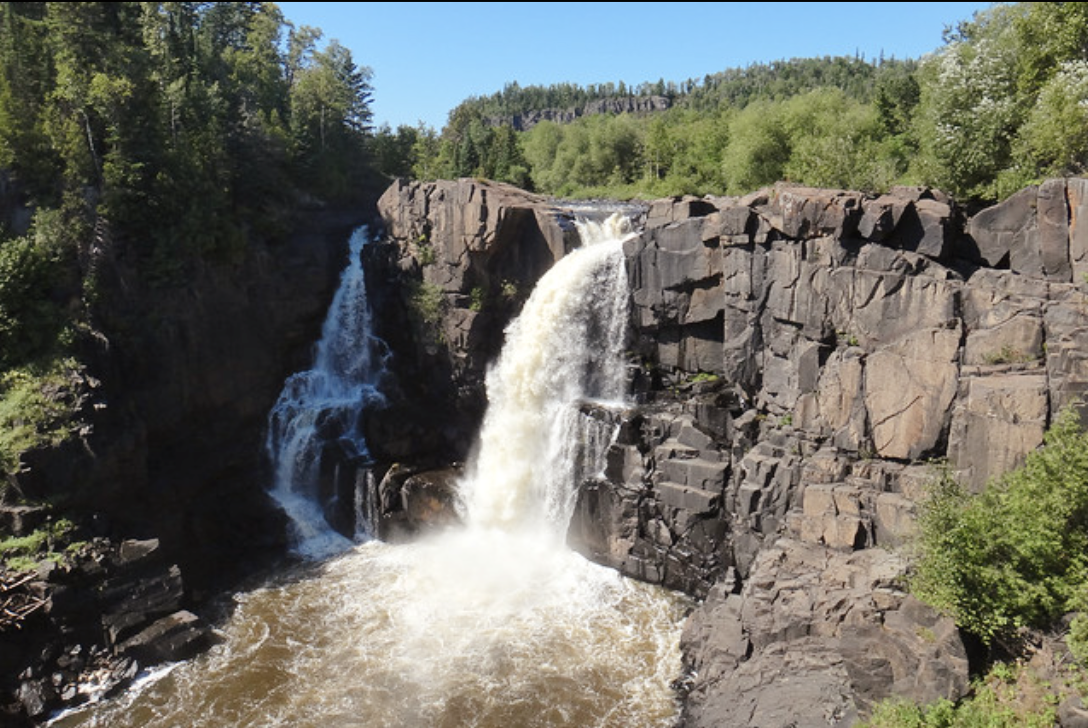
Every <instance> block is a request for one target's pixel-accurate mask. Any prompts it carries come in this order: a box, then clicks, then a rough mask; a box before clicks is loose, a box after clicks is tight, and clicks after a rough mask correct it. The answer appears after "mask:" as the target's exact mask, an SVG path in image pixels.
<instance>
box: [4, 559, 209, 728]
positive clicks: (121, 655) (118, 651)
mask: <svg viewBox="0 0 1088 728" xmlns="http://www.w3.org/2000/svg"><path fill="white" fill-rule="evenodd" d="M0 577H5V578H0V604H2V605H3V607H4V609H3V612H2V614H3V616H4V619H0V676H3V678H2V680H0V685H2V690H3V692H2V695H3V696H4V700H3V702H2V703H0V715H3V716H6V717H7V718H6V719H7V720H10V721H12V723H13V724H21V723H19V721H20V720H27V721H35V720H44V719H46V718H48V717H49V716H50V715H51V714H53V713H54V712H55V711H57V710H60V709H63V708H70V707H74V706H76V705H79V704H81V703H83V702H86V701H87V700H89V699H92V698H96V697H101V696H103V695H108V694H111V693H113V692H116V691H117V690H119V689H121V688H123V687H124V686H126V685H128V684H129V683H131V682H132V680H133V679H134V678H135V677H136V676H137V674H139V673H140V671H141V670H142V669H143V668H147V667H151V666H154V665H158V664H161V663H165V662H175V661H178V660H183V659H187V658H189V657H192V656H193V655H195V654H197V653H198V652H200V651H202V650H204V649H206V648H207V647H208V646H209V645H211V644H212V643H213V642H214V636H213V633H212V629H211V627H210V626H209V625H208V624H207V623H206V622H205V621H204V620H202V619H201V618H200V617H198V616H197V615H195V614H193V613H192V612H190V611H188V610H187V609H186V608H185V604H186V601H187V600H186V596H185V585H184V583H183V582H182V577H181V571H180V569H179V568H178V566H177V565H176V564H172V563H170V562H169V561H168V560H167V559H166V557H165V554H164V552H163V549H162V548H161V545H160V543H159V541H157V540H145V541H135V540H128V541H124V542H122V543H120V544H117V545H115V546H113V545H110V544H109V542H107V541H105V540H103V539H98V540H94V541H92V542H88V543H85V544H83V545H82V546H81V547H80V549H79V551H78V552H76V553H72V554H69V555H68V556H67V557H66V558H65V559H64V560H63V561H62V562H60V563H56V562H51V561H46V562H43V565H42V566H40V567H39V569H38V571H37V572H29V573H23V574H17V575H16V574H11V575H0ZM9 615H12V616H13V618H10V619H9V618H8V617H9ZM5 724H6V723H5ZM28 724H30V723H28Z"/></svg>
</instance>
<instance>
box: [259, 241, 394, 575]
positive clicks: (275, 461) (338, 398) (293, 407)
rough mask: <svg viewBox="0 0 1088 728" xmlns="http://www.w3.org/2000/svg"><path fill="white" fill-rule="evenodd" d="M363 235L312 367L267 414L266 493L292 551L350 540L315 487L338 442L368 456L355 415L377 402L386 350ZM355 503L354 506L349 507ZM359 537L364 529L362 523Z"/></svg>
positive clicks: (316, 551)
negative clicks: (290, 535) (376, 323)
mask: <svg viewBox="0 0 1088 728" xmlns="http://www.w3.org/2000/svg"><path fill="white" fill-rule="evenodd" d="M368 239H369V233H368V231H367V229H366V228H365V227H363V228H359V229H358V230H356V231H355V232H354V233H353V234H352V236H351V239H350V241H349V243H348V249H349V258H348V264H347V266H346V267H345V269H344V271H343V273H342V274H341V278H340V286H339V288H338V289H337V291H336V294H335V296H334V297H333V300H332V303H331V305H330V306H329V311H328V313H327V315H326V317H325V323H324V325H323V326H322V330H321V340H320V341H319V342H318V343H317V346H316V349H315V353H314V364H313V367H312V368H310V369H309V370H307V371H303V372H299V373H297V374H293V375H291V376H290V377H288V379H287V381H286V382H285V383H284V385H283V391H282V392H281V394H280V396H279V399H278V400H277V402H276V404H275V406H274V407H273V408H272V411H271V413H270V414H269V417H268V435H267V442H266V448H267V450H268V455H269V458H270V459H271V462H272V476H273V483H272V489H271V493H272V495H273V497H275V498H276V500H277V501H278V502H279V503H280V505H281V506H282V507H283V509H284V510H285V511H286V513H287V515H288V516H289V517H290V519H291V524H292V529H293V531H294V537H295V545H294V548H295V550H296V551H297V552H298V553H300V554H301V555H303V556H307V557H311V558H323V557H326V556H330V555H332V554H335V553H338V552H340V551H343V550H345V549H347V548H349V547H351V546H352V545H353V541H352V540H351V539H349V538H348V537H346V536H343V535H341V534H340V533H338V532H337V531H336V530H335V529H333V527H332V526H330V524H329V522H328V519H327V516H326V509H328V508H330V507H334V506H335V503H332V502H330V501H331V500H332V499H333V498H335V495H334V494H329V495H327V496H323V495H322V493H321V492H320V488H319V479H320V476H321V466H322V461H323V457H324V455H325V453H326V451H327V449H328V448H330V447H336V448H339V450H340V454H341V455H342V457H343V458H344V459H345V460H347V461H355V462H359V461H364V460H365V459H367V458H368V457H369V452H368V451H367V446H366V439H365V438H364V437H363V434H362V432H361V431H360V429H359V420H360V417H361V416H362V413H363V411H364V409H366V408H367V407H371V406H374V405H376V404H379V403H380V402H381V401H382V395H381V392H380V391H379V390H378V386H377V385H378V382H379V380H380V378H381V376H382V374H383V373H384V370H385V363H386V352H385V347H384V344H383V343H382V342H381V341H380V340H379V339H377V338H376V337H375V336H374V334H373V332H372V330H371V318H372V315H371V310H370V305H369V302H368V301H367V295H366V281H365V275H364V270H363V264H362V256H361V253H362V249H363V246H364V245H365V244H366V243H367V241H368ZM360 495H361V496H365V493H364V494H360ZM357 497H359V496H357ZM358 509H359V506H358V504H353V508H352V510H356V511H357V510H358ZM361 535H367V534H365V529H364V530H363V532H362V534H361Z"/></svg>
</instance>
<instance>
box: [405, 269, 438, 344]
mask: <svg viewBox="0 0 1088 728" xmlns="http://www.w3.org/2000/svg"><path fill="white" fill-rule="evenodd" d="M445 309H446V296H445V292H444V291H443V290H442V287H441V286H438V285H436V284H434V283H428V282H426V281H418V282H416V283H415V284H414V285H413V286H411V289H410V291H409V297H408V311H409V314H410V316H411V318H412V320H413V321H414V322H415V323H416V325H417V326H420V327H422V328H424V329H425V330H428V331H432V332H433V331H435V330H437V328H438V326H439V325H440V324H441V323H442V314H443V313H444V312H445Z"/></svg>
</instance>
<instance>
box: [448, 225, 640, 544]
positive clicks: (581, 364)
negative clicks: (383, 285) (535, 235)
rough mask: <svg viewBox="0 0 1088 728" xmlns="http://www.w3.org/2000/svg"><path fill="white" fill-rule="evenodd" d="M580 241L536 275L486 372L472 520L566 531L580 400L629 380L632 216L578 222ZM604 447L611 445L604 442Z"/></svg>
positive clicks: (575, 475)
mask: <svg viewBox="0 0 1088 728" xmlns="http://www.w3.org/2000/svg"><path fill="white" fill-rule="evenodd" d="M578 228H579V232H580V233H581V237H582V241H583V245H582V247H580V248H578V249H576V250H574V251H572V252H571V253H569V254H568V255H566V256H565V257H563V258H562V259H561V260H559V262H557V263H556V264H555V265H554V266H553V267H552V269H551V270H549V271H548V273H547V274H545V275H544V277H543V278H541V279H540V281H539V282H538V283H537V285H536V287H535V288H534V290H533V293H532V295H531V296H530V297H529V300H528V301H526V303H525V307H524V308H523V310H522V312H521V314H520V315H519V316H518V318H517V319H515V320H514V322H513V323H512V324H511V325H510V326H509V327H508V328H507V331H506V343H505V345H504V347H503V350H502V353H501V355H500V357H499V360H498V362H497V363H496V364H495V365H494V366H493V367H492V368H491V370H490V371H489V372H488V376H487V394H488V410H487V413H486V415H485V417H484V423H483V427H482V428H481V432H480V437H479V443H478V451H477V454H476V458H475V460H474V462H473V463H472V464H471V466H470V469H469V473H468V476H467V477H466V479H465V480H464V481H463V482H462V484H461V492H462V499H463V506H464V511H465V517H466V520H467V522H468V523H469V525H470V526H477V527H480V526H482V527H495V528H507V529H509V528H522V527H537V528H542V529H544V530H546V531H550V532H551V533H552V534H553V535H556V536H558V537H562V536H563V534H564V532H565V529H566V526H567V523H568V521H569V520H570V515H571V512H572V510H573V508H574V498H575V495H576V490H575V489H576V487H577V485H578V483H579V481H580V480H581V478H582V476H584V475H586V474H587V473H582V472H578V470H579V464H580V463H584V462H585V460H586V458H585V457H580V456H579V451H580V450H582V449H583V447H584V445H585V444H586V443H585V442H584V441H583V440H582V439H581V438H579V437H577V434H578V433H577V431H576V430H577V428H584V427H585V426H586V423H584V422H581V423H580V420H581V419H583V418H584V416H583V415H581V413H580V412H579V411H578V407H579V405H580V404H581V403H583V402H585V401H586V400H603V401H606V402H609V401H610V402H615V401H619V400H622V398H623V396H624V394H625V390H626V385H627V381H626V367H625V365H624V360H623V349H624V344H625V338H626V334H627V306H628V289H627V273H626V269H625V267H624V257H623V242H624V240H625V238H626V237H629V236H630V235H631V232H630V226H629V222H628V221H627V219H626V218H625V217H623V216H621V215H619V214H618V213H617V214H614V215H612V216H611V217H609V218H608V219H607V220H606V221H604V222H591V221H582V222H579V223H578ZM606 447H607V445H606Z"/></svg>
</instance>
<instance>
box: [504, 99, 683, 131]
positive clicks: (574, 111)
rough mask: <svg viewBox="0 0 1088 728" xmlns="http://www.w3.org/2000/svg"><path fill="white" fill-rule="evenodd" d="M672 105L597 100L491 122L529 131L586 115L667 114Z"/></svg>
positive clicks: (668, 102) (651, 101)
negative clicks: (539, 125) (546, 124)
mask: <svg viewBox="0 0 1088 728" xmlns="http://www.w3.org/2000/svg"><path fill="white" fill-rule="evenodd" d="M671 106H672V101H671V100H670V99H669V97H667V96H619V97H613V98H605V99H596V100H594V101H590V102H589V103H587V104H585V105H583V106H575V107H571V108H567V109H539V110H536V111H526V112H525V113H523V114H515V115H514V116H512V117H504V118H498V119H489V120H488V123H490V124H491V125H492V126H499V125H509V126H512V127H513V128H514V129H515V130H516V131H528V130H529V129H532V128H533V127H534V126H536V125H537V124H539V123H540V122H542V121H552V122H555V123H557V124H570V123H571V122H573V121H575V120H577V119H579V118H581V117H583V116H593V115H594V114H611V115H613V116H615V115H618V114H652V113H654V112H658V111H667V110H668V109H669V108H670V107H671Z"/></svg>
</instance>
